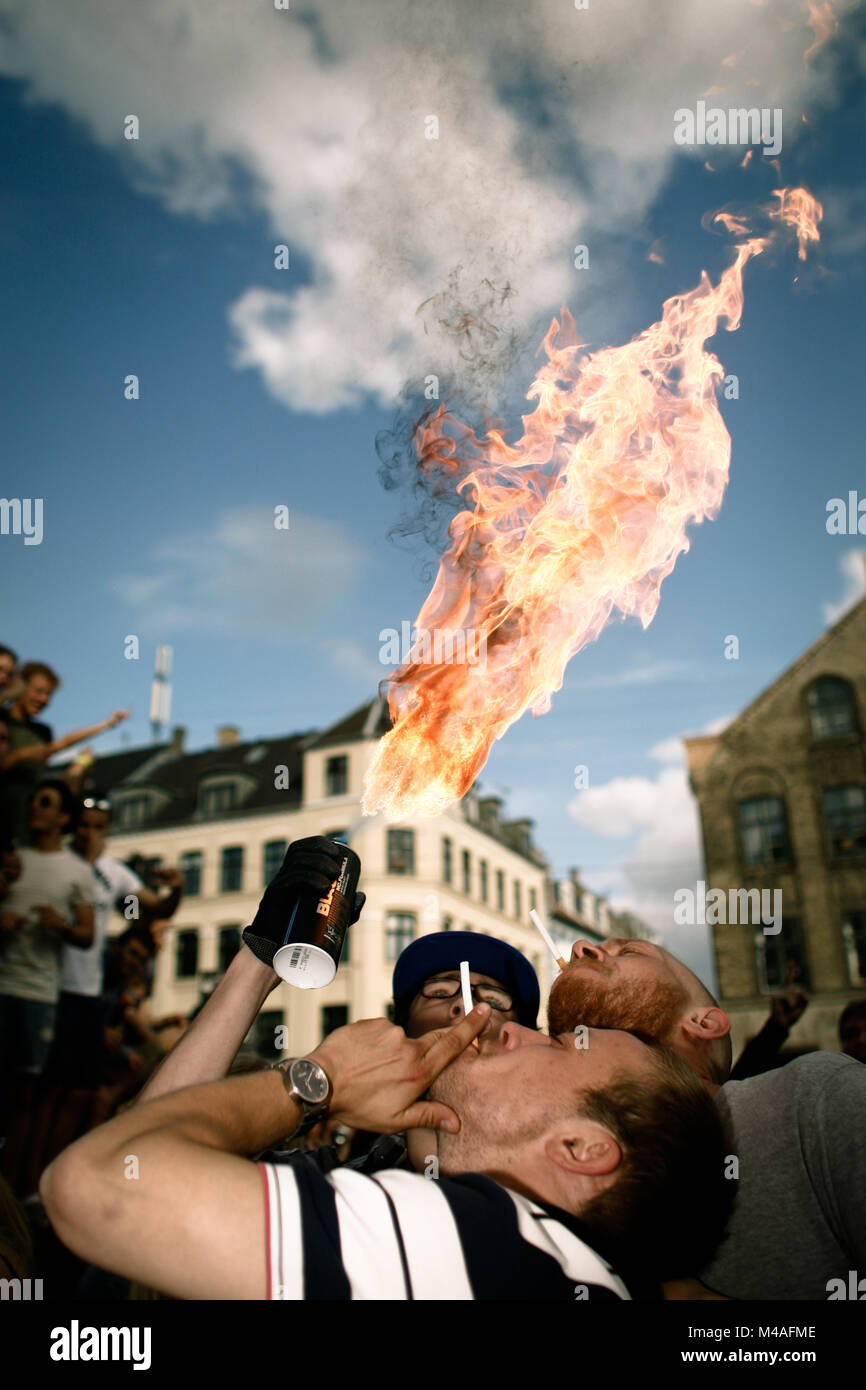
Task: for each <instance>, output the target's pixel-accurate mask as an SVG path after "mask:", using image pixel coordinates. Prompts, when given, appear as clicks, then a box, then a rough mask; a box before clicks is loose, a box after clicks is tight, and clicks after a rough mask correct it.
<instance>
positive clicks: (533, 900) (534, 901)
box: [529, 888, 538, 912]
mask: <svg viewBox="0 0 866 1390" xmlns="http://www.w3.org/2000/svg"><path fill="white" fill-rule="evenodd" d="M529 911H530V912H537V911H538V894H537V893H536V891H535V889H534V888H530V890H529Z"/></svg>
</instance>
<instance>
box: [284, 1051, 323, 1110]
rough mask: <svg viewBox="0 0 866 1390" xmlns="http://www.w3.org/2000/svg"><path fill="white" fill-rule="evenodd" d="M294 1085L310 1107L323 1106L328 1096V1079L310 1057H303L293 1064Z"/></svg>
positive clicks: (291, 1073) (292, 1076)
mask: <svg viewBox="0 0 866 1390" xmlns="http://www.w3.org/2000/svg"><path fill="white" fill-rule="evenodd" d="M290 1075H291V1078H292V1085H293V1086H295V1087H296V1089H297V1090H298V1092H299V1094H300V1095H301V1097H302V1099H303V1100H305V1101H307V1102H308V1103H309V1104H310V1105H321V1103H322V1101H323V1100H326V1099H327V1096H328V1090H329V1086H328V1078H327V1076H326V1075H325V1073H324V1072H323V1071H322V1068H321V1067H320V1066H319V1064H318V1062H311V1061H310V1059H309V1058H308V1057H301V1058H299V1059H298V1061H296V1062H293V1063H292V1066H291V1072H290Z"/></svg>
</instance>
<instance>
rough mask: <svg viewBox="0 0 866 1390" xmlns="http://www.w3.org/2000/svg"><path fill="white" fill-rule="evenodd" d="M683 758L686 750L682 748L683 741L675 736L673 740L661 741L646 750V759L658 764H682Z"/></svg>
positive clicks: (664, 739) (665, 739)
mask: <svg viewBox="0 0 866 1390" xmlns="http://www.w3.org/2000/svg"><path fill="white" fill-rule="evenodd" d="M685 756H686V750H685V748H684V747H683V741H682V739H681V738H678V737H677V736H676V735H674V737H673V738H663V739H661V740H660V741H659V742H658V743H654V744H653V746H652V748H650V749H648V750H647V757H648V758H653V759H654V760H655V761H656V762H658V763H682V762H684V761H685Z"/></svg>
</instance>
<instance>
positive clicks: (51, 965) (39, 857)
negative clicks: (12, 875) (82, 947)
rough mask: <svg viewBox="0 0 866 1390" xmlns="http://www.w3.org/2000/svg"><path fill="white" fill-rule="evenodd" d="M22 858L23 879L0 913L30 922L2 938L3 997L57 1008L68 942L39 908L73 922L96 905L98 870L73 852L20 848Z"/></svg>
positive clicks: (0, 975)
mask: <svg viewBox="0 0 866 1390" xmlns="http://www.w3.org/2000/svg"><path fill="white" fill-rule="evenodd" d="M18 856H19V858H20V860H21V874H20V876H19V877H18V878H17V879H16V880H15V882H14V883H13V884H12V887H11V888H10V890H9V893H8V894H7V896H6V897H5V898H4V899H3V901H2V903H0V912H11V913H18V914H20V915H21V916H22V917H26V918H27V920H26V922H25V923H24V925H23V926H21V927H17V928H16V929H15V931H13V932H9V933H5V932H4V933H3V935H2V936H0V994H11V995H14V996H15V997H16V998H17V999H39V1000H42V1001H43V1002H45V1003H47V1004H54V1003H56V1002H57V996H58V993H59V988H60V960H61V953H62V950H63V943H62V941H61V939H60V936H59V935H58V933H57V932H53V931H46V930H45V928H44V927H42V926H41V925H40V922H39V916H38V914H37V912H36V911H35V908H36V906H37V905H38V904H42V903H48V904H50V906H51V907H54V908H56V910H57V911H58V912H59V913H60V914H61V916H62V917H65V918H66V920H67V921H68V922H70V923H71V922H72V921H73V909H74V908H75V906H76V904H77V903H92V902H93V889H94V884H93V870H92V869H91V867H90V865H89V864H87V863H86V862H85V861H84V860H83V859H81V858H80V857H79V856H78V855H77V854H73V853H72V851H71V850H68V849H59V850H56V851H52V852H49V853H47V854H44V853H43V852H42V851H41V850H35V849H20V850H19V851H18Z"/></svg>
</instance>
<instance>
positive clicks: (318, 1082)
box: [271, 1057, 331, 1138]
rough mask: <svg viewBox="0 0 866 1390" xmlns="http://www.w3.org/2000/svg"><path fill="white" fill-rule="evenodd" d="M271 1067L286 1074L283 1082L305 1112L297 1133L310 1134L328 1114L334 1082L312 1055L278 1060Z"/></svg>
mask: <svg viewBox="0 0 866 1390" xmlns="http://www.w3.org/2000/svg"><path fill="white" fill-rule="evenodd" d="M271 1070H272V1071H281V1072H282V1073H283V1085H284V1086H285V1088H286V1090H287V1091H288V1093H289V1095H290V1096H291V1097H292V1100H293V1101H295V1102H296V1103H297V1104H298V1105H299V1106H300V1107H301V1109H302V1110H303V1112H304V1118H303V1120H302V1121H301V1123H300V1125H299V1127H298V1128H297V1129H296V1130H295V1135H300V1134H306V1133H307V1131H308V1130H311V1129H312V1128H313V1125H316V1124H318V1123H319V1120H321V1119H322V1118H323V1117H324V1116H325V1115H327V1113H328V1102H329V1100H330V1099H331V1083H330V1081H329V1080H328V1077H327V1074H326V1072H325V1070H324V1068H323V1067H320V1066H319V1064H318V1062H314V1061H313V1060H312V1058H310V1057H289V1058H287V1059H286V1060H285V1061H284V1062H274V1064H273V1066H272V1067H271ZM294 1137H295V1136H294V1135H293V1136H292V1138H294Z"/></svg>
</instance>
